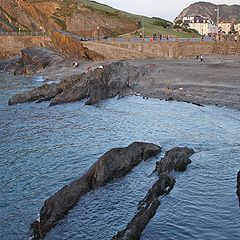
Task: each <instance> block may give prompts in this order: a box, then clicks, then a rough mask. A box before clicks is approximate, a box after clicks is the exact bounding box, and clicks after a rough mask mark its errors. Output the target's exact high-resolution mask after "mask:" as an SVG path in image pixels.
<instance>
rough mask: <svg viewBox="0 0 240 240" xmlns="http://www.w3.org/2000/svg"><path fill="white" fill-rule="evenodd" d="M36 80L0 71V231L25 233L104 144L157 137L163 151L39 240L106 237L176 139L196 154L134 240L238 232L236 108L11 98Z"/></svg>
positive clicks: (126, 216) (5, 235)
mask: <svg viewBox="0 0 240 240" xmlns="http://www.w3.org/2000/svg"><path fill="white" fill-rule="evenodd" d="M39 79H41V78H39V77H31V78H23V77H14V76H10V75H7V74H3V73H1V75H0V127H1V128H0V239H2V240H5V239H6V240H15V239H29V237H30V236H31V231H30V225H31V223H32V222H33V221H34V220H36V219H37V218H38V214H39V212H40V209H41V207H42V205H43V203H44V200H46V199H47V198H48V197H49V196H51V195H52V194H54V193H55V192H56V191H58V190H59V189H61V188H62V187H63V186H64V185H66V184H68V183H70V182H71V181H73V180H75V179H77V178H78V177H80V176H81V175H83V174H84V173H85V172H86V171H87V169H88V168H89V167H90V166H91V165H92V164H93V163H94V162H95V161H96V160H97V159H98V158H99V157H100V156H101V155H102V154H103V153H105V152H106V151H108V150H109V149H111V148H114V147H125V146H127V145H129V144H130V143H132V142H133V141H146V142H152V143H156V144H159V145H160V146H162V147H163V149H162V153H161V154H159V155H158V156H157V157H155V158H152V159H150V160H149V161H147V162H143V163H141V164H140V165H139V166H137V167H135V168H134V169H133V170H132V171H131V172H130V173H129V174H127V175H126V176H124V177H122V178H120V179H118V180H113V181H112V182H110V183H108V184H107V185H105V186H103V187H100V188H98V189H96V190H94V191H92V192H89V193H88V194H87V195H86V196H84V197H82V198H81V200H80V201H79V203H78V204H77V206H76V207H74V208H73V209H72V210H71V211H69V213H68V215H67V216H66V217H65V218H64V219H63V220H62V221H60V222H59V223H58V225H57V226H56V227H55V228H54V229H52V230H51V231H50V232H49V233H48V234H47V236H46V239H48V240H50V239H54V240H57V239H59V240H60V239H61V240H63V239H73V240H74V239H76V240H79V239H83V240H84V239H86V240H88V239H89V240H90V239H92V240H96V239H111V237H112V236H113V235H114V234H116V233H117V231H118V230H121V229H123V228H124V227H125V226H126V224H127V223H128V222H129V221H130V220H131V218H132V217H133V216H134V213H135V212H136V210H137V204H138V202H139V201H140V200H141V199H142V198H144V196H145V195H146V193H147V191H148V189H149V188H150V187H151V185H152V184H153V183H154V182H155V180H156V179H157V176H156V175H155V174H152V171H153V169H154V168H155V164H156V161H159V160H160V158H161V157H162V156H163V155H164V152H165V151H167V150H169V149H170V148H172V147H175V146H188V147H192V148H194V149H195V151H196V154H194V155H193V156H192V157H191V160H192V163H191V164H190V165H189V166H188V169H187V171H185V172H183V173H177V174H174V175H175V177H176V185H175V187H174V189H173V190H172V191H171V193H170V194H169V195H168V196H166V197H164V198H163V199H162V200H161V205H160V207H159V209H158V211H157V213H156V215H155V216H154V217H153V218H152V219H151V221H150V222H149V224H148V225H147V227H146V228H145V230H144V232H143V234H142V237H141V239H143V240H148V239H149V240H150V239H151V240H157V239H166V240H167V239H184V240H185V239H189V240H192V239H206V240H207V239H229V240H230V239H231V240H235V239H236V240H238V239H239V236H240V210H239V209H240V208H239V206H238V199H237V196H236V193H235V192H236V175H237V172H238V170H240V112H239V111H237V110H231V109H227V108H217V107H213V106H205V107H198V106H195V105H191V104H187V103H179V102H165V101H159V100H157V99H148V100H147V99H142V98H141V97H136V96H134V97H125V98H121V99H115V98H114V99H109V100H106V101H101V102H100V103H99V104H97V105H94V106H86V105H85V104H84V102H83V101H81V102H76V103H69V104H63V105H57V106H53V107H48V105H49V102H42V103H39V104H36V103H26V104H19V105H15V106H8V104H7V102H8V99H9V98H10V97H11V96H13V95H14V94H16V93H20V92H24V91H26V90H30V89H32V88H33V87H36V86H39V85H41V84H42V83H41V81H39Z"/></svg>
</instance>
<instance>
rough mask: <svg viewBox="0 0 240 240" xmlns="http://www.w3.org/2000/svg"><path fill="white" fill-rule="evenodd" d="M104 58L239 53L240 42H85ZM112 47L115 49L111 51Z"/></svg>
mask: <svg viewBox="0 0 240 240" xmlns="http://www.w3.org/2000/svg"><path fill="white" fill-rule="evenodd" d="M84 45H85V46H86V47H87V48H89V49H92V50H94V51H97V52H99V53H100V54H102V55H103V56H104V57H105V58H106V59H115V58H116V52H117V56H118V59H130V58H189V57H194V56H196V55H204V56H207V55H217V54H220V55H229V54H230V55H240V42H236V43H235V42H146V43H145V42H114V41H112V42H108V41H105V42H104V41H101V42H86V43H84ZM113 49H116V51H115V52H113Z"/></svg>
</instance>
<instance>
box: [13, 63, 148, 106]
mask: <svg viewBox="0 0 240 240" xmlns="http://www.w3.org/2000/svg"><path fill="white" fill-rule="evenodd" d="M143 74H144V73H143V72H142V71H139V68H137V67H134V66H131V65H130V64H128V63H126V62H122V61H120V62H113V63H111V64H109V65H105V66H103V67H102V68H97V69H95V70H93V71H89V72H88V73H83V74H81V75H79V76H72V77H69V78H66V79H64V80H62V81H61V82H60V83H59V84H54V85H48V87H46V86H44V87H39V88H35V89H34V90H32V91H30V92H27V93H23V94H18V95H17V96H14V97H12V98H11V99H10V100H9V104H10V105H13V104H17V103H24V102H29V101H37V100H40V99H42V98H45V99H47V97H49V98H48V99H50V98H51V99H52V100H51V103H50V106H53V105H56V104H61V103H67V102H74V101H79V100H81V99H85V98H88V100H87V102H86V104H90V105H91V104H95V103H97V102H98V101H100V100H104V99H107V98H111V97H115V96H117V95H120V96H123V95H128V94H131V93H132V91H133V90H132V87H131V83H132V82H136V81H138V79H140V78H141V76H142V75H143ZM52 88H53V89H52ZM56 89H57V91H56ZM49 91H51V93H52V94H51V96H49V94H48V93H49ZM39 92H41V94H39ZM46 95H47V97H45V96H46Z"/></svg>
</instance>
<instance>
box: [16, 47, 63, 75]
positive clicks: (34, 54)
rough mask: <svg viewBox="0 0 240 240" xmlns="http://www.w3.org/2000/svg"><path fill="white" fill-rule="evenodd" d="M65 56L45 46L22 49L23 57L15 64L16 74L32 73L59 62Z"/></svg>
mask: <svg viewBox="0 0 240 240" xmlns="http://www.w3.org/2000/svg"><path fill="white" fill-rule="evenodd" d="M63 59H64V57H63V56H61V55H60V54H58V53H56V52H55V51H53V50H50V49H48V48H43V47H31V48H24V49H22V50H21V58H20V59H19V61H18V62H17V63H16V65H15V71H14V74H15V75H22V74H27V75H32V74H34V73H36V72H37V71H40V70H43V69H44V68H46V67H47V66H50V65H54V64H58V63H59V62H61V61H63Z"/></svg>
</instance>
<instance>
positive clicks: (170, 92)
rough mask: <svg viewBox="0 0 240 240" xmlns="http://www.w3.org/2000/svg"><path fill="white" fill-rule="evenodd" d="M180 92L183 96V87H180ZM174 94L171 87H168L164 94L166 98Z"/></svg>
mask: <svg viewBox="0 0 240 240" xmlns="http://www.w3.org/2000/svg"><path fill="white" fill-rule="evenodd" d="M178 91H179V94H183V87H182V86H180V87H179V88H178ZM172 93H173V90H172V89H171V88H170V87H167V88H166V90H165V92H164V94H165V95H166V96H171V95H172Z"/></svg>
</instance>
